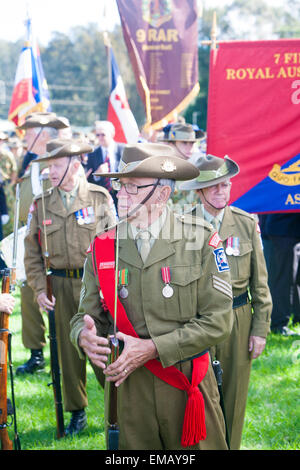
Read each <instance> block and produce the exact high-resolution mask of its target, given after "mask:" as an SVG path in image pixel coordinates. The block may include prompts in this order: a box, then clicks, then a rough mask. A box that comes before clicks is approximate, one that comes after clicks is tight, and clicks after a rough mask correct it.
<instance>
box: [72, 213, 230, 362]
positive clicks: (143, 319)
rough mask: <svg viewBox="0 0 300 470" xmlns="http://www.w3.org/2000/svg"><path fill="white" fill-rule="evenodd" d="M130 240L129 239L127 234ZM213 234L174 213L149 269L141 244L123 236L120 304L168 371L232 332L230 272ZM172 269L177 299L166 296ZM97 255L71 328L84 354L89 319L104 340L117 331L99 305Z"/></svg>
mask: <svg viewBox="0 0 300 470" xmlns="http://www.w3.org/2000/svg"><path fill="white" fill-rule="evenodd" d="M125 235H126V234H125ZM212 235H213V232H212V230H211V228H210V225H209V224H207V223H206V222H205V221H204V220H200V219H195V218H194V217H192V216H190V215H185V216H176V215H175V214H173V213H171V212H169V211H168V217H167V220H166V223H165V225H164V227H163V229H162V231H161V233H160V238H159V239H157V240H156V241H155V243H154V245H153V247H152V249H151V251H150V254H149V256H148V258H147V260H146V262H145V264H143V262H142V259H141V257H140V255H139V253H138V251H137V248H136V245H135V241H134V240H132V239H130V238H128V237H126V236H122V232H121V231H120V245H119V269H123V268H127V269H128V276H129V282H128V286H127V289H128V292H129V295H128V297H127V298H126V299H120V300H121V302H122V304H123V305H124V307H125V310H126V313H127V315H128V318H129V320H130V321H131V322H132V324H133V326H134V328H135V330H136V332H137V334H138V335H139V336H140V337H141V338H150V337H151V338H152V340H153V341H154V342H155V344H156V347H157V350H158V354H159V359H160V361H161V362H162V365H163V367H168V366H171V365H174V364H176V363H178V362H179V361H182V360H185V359H188V358H190V357H192V356H194V355H195V354H199V353H200V352H201V351H203V350H205V349H206V348H209V347H210V346H212V345H214V344H216V343H219V342H221V341H223V340H224V339H225V338H226V337H227V336H228V335H229V333H230V331H231V327H232V321H233V318H232V290H231V284H230V273H229V271H223V272H219V270H218V266H217V263H216V257H215V255H214V247H212V246H210V244H209V243H210V239H211V237H212ZM165 266H169V267H170V270H171V282H170V285H171V286H172V288H173V289H174V294H173V296H172V297H171V298H165V297H164V296H163V294H162V290H163V287H164V282H163V280H162V276H161V268H162V267H165ZM98 287H99V283H98V278H96V277H95V276H94V272H93V265H92V255H91V254H89V255H88V257H87V261H86V264H85V270H84V276H83V287H82V291H81V301H80V305H79V312H78V314H77V315H75V316H74V318H73V319H72V322H71V340H72V342H73V343H74V345H75V347H77V349H78V351H79V353H81V354H82V352H81V351H80V348H78V344H77V340H78V335H79V333H80V331H81V329H82V327H83V316H84V315H85V314H89V315H91V316H92V317H93V318H94V320H95V322H96V325H97V329H98V334H99V335H102V336H105V335H106V334H107V333H108V332H109V329H110V328H111V318H110V315H109V314H108V313H107V312H105V311H104V309H103V308H102V305H101V303H100V299H99V291H98Z"/></svg>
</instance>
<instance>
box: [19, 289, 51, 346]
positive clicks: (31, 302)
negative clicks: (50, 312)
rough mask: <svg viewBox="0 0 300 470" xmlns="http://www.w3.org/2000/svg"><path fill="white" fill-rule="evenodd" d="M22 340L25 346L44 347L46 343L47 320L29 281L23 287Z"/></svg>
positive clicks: (21, 291)
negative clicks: (45, 320)
mask: <svg viewBox="0 0 300 470" xmlns="http://www.w3.org/2000/svg"><path fill="white" fill-rule="evenodd" d="M20 295H21V316H22V341H23V344H24V347H25V348H28V349H43V347H44V346H45V345H46V339H45V331H46V327H45V322H44V318H43V315H42V313H41V311H40V308H39V306H38V304H37V302H36V300H35V296H34V292H33V290H32V289H31V287H29V285H28V284H27V282H24V283H23V285H22V287H21V289H20Z"/></svg>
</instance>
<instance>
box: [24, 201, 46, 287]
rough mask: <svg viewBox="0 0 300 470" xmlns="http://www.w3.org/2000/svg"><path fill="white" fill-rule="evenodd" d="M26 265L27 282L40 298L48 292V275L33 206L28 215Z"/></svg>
mask: <svg viewBox="0 0 300 470" xmlns="http://www.w3.org/2000/svg"><path fill="white" fill-rule="evenodd" d="M24 245H25V254H24V264H25V271H26V278H27V282H28V284H29V285H30V287H31V288H32V289H33V290H34V292H35V295H36V296H38V295H39V294H40V293H42V292H46V273H45V264H44V260H43V254H42V250H41V245H40V243H39V226H38V214H37V207H36V205H33V206H32V208H31V209H30V212H29V214H28V222H27V235H26V237H25V240H24Z"/></svg>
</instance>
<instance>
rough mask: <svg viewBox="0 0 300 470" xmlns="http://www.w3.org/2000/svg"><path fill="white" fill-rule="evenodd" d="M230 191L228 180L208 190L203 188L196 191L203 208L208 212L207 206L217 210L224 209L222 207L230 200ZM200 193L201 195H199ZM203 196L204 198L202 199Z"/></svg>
mask: <svg viewBox="0 0 300 470" xmlns="http://www.w3.org/2000/svg"><path fill="white" fill-rule="evenodd" d="M230 189H231V183H230V181H229V179H228V180H226V181H223V182H222V183H219V184H215V185H213V186H210V187H208V188H203V189H202V190H198V191H197V192H198V194H199V196H200V199H201V201H202V203H203V204H204V207H206V206H207V207H206V208H207V209H208V210H209V208H210V207H209V205H208V204H207V203H209V204H211V205H212V206H213V207H215V208H216V209H217V210H221V209H224V207H225V206H226V205H227V204H228V202H229V199H230ZM201 192H202V194H201ZM203 196H204V197H203Z"/></svg>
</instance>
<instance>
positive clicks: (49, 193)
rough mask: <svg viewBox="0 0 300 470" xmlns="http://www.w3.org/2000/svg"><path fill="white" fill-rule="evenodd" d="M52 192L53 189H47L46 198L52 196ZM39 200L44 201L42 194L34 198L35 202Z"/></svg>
mask: <svg viewBox="0 0 300 470" xmlns="http://www.w3.org/2000/svg"><path fill="white" fill-rule="evenodd" d="M52 192H53V188H49V189H46V191H44V197H48V196H50V195H51V194H52ZM39 199H42V193H40V194H38V195H37V196H34V198H33V200H34V201H38V200H39Z"/></svg>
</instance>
